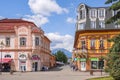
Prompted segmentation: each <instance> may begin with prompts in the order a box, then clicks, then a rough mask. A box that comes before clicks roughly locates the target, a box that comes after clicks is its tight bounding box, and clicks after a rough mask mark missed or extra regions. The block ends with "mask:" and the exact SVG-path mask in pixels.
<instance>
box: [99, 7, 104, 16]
mask: <svg viewBox="0 0 120 80" xmlns="http://www.w3.org/2000/svg"><path fill="white" fill-rule="evenodd" d="M98 17H99V18H105V9H104V8H100V9H98Z"/></svg>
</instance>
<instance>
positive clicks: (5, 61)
mask: <svg viewBox="0 0 120 80" xmlns="http://www.w3.org/2000/svg"><path fill="white" fill-rule="evenodd" d="M11 60H12V59H11V58H2V61H1V59H0V63H9V62H11Z"/></svg>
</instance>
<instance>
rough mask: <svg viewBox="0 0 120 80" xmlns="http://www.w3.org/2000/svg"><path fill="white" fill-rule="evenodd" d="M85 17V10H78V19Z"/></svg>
mask: <svg viewBox="0 0 120 80" xmlns="http://www.w3.org/2000/svg"><path fill="white" fill-rule="evenodd" d="M84 18H85V10H80V19H84Z"/></svg>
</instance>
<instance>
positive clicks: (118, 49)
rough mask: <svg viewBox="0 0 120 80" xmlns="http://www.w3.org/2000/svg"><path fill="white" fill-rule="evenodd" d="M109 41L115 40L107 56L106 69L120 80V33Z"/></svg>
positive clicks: (116, 79)
mask: <svg viewBox="0 0 120 80" xmlns="http://www.w3.org/2000/svg"><path fill="white" fill-rule="evenodd" d="M109 42H113V45H112V47H111V49H110V50H109V53H108V54H107V57H106V61H107V64H106V69H105V70H106V71H107V72H109V73H110V75H111V76H112V77H113V78H114V79H115V80H120V35H118V36H116V37H114V38H112V39H110V40H109Z"/></svg>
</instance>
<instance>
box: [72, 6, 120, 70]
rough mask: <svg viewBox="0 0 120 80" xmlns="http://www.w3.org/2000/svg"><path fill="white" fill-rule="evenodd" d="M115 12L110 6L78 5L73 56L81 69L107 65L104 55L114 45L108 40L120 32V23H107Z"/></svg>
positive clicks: (98, 68) (99, 67)
mask: <svg viewBox="0 0 120 80" xmlns="http://www.w3.org/2000/svg"><path fill="white" fill-rule="evenodd" d="M114 14H115V12H114V11H110V10H109V7H90V6H88V5H86V4H80V5H79V6H78V8H77V22H76V32H75V39H74V50H73V55H72V58H73V62H74V63H75V64H76V66H77V67H78V69H79V70H80V71H89V70H102V69H103V68H104V67H105V62H106V61H105V60H104V57H105V56H106V54H107V53H109V49H110V48H111V46H112V43H110V42H108V41H107V40H108V39H110V38H113V37H114V36H117V35H118V34H120V25H116V24H115V23H111V24H105V21H106V20H107V19H109V18H110V17H112V16H113V15H114Z"/></svg>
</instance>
